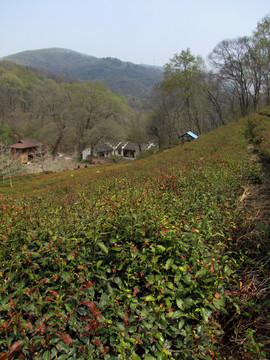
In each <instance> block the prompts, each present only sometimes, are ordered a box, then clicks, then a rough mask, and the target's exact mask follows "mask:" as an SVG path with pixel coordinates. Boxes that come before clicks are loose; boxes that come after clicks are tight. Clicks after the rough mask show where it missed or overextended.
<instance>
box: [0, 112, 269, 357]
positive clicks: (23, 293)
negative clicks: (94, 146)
mask: <svg viewBox="0 0 270 360" xmlns="http://www.w3.org/2000/svg"><path fill="white" fill-rule="evenodd" d="M269 113H270V110H269V109H266V110H264V111H263V112H262V113H261V114H260V115H259V114H256V115H253V116H251V117H249V118H248V119H242V120H241V121H239V122H237V123H230V124H228V125H227V126H224V127H222V128H219V129H218V130H216V131H214V132H212V133H209V134H206V135H202V136H200V137H199V139H197V140H194V141H192V142H190V143H188V144H185V145H182V146H179V147H177V148H174V149H172V150H169V151H166V152H163V153H160V154H158V155H155V156H151V157H149V158H146V159H143V160H138V161H135V162H133V163H129V164H121V165H104V166H100V167H96V168H93V169H90V168H87V169H80V170H73V171H65V172H62V173H55V174H48V175H41V174H37V175H27V176H22V177H18V178H16V179H14V180H13V187H12V188H10V187H9V186H8V183H6V184H5V183H4V184H1V185H0V194H1V198H0V216H1V223H0V239H1V242H0V294H1V295H0V359H111V360H115V359H119V360H120V359H133V360H137V359H145V360H152V359H212V358H217V359H223V358H224V359H225V358H229V356H231V355H229V350H228V349H230V351H232V352H233V354H234V357H232V358H235V359H236V358H239V359H240V358H246V359H249V358H253V359H254V358H255V357H256V358H258V359H259V358H262V359H263V358H264V357H265V356H266V355H265V354H266V352H267V344H264V339H265V336H266V331H267V330H266V329H265V328H264V329H261V328H258V327H256V324H255V322H254V321H255V319H258V318H263V319H265V317H264V311H263V309H265V308H263V306H262V304H266V300H265V296H266V295H265V294H266V293H267V290H266V288H267V286H266V279H267V274H268V273H269V268H267V266H266V265H265V264H267V261H266V260H262V259H263V257H262V256H261V252H263V253H264V255H266V251H267V250H265V248H266V249H267V244H269V242H268V240H269V226H268V225H269V224H268V225H267V221H266V220H265V218H264V219H263V218H262V220H261V221H258V222H257V223H256V229H257V230H256V231H257V232H256V234H255V233H253V234H252V235H250V237H249V238H248V231H247V227H249V224H247V222H246V217H245V214H246V213H245V211H246V210H245V209H246V207H245V206H243V202H242V203H241V202H240V199H241V196H242V195H243V193H244V191H245V190H246V189H247V187H248V189H249V191H250V192H252V191H253V190H252V189H253V188H255V187H256V186H258V184H259V185H260V183H261V182H262V181H263V179H265V178H266V177H265V174H266V172H267V165H264V166H262V165H261V162H254V161H251V154H250V152H249V150H248V149H249V146H248V145H249V144H250V142H253V146H254V149H255V150H256V152H257V154H258V156H259V159H263V161H264V163H263V164H268V163H269V158H270V139H269V134H270V131H269V129H270V121H269ZM263 169H264V175H263ZM265 201H267V199H265ZM258 229H259V230H258ZM249 230H250V231H249V233H251V229H249ZM262 238H263V239H264V240H263V241H262ZM247 239H248V241H247ZM247 242H248V243H249V244H251V243H252V246H249V245H248V244H247ZM264 247H265V248H264ZM261 249H262V251H261ZM254 269H255V270H256V271H257V278H258V279H259V280H258V281H261V282H264V284H265V285H264V286H263V287H262V288H261V287H260V286H259V285H258V284H257V285H256V284H253V283H251V282H250V281H249V280H250V279H249V275H248V274H249V272H250V274H251V275H252V274H253V275H254V271H255V270H254ZM262 269H263V270H262ZM243 274H245V277H244V275H243ZM248 286H249V287H250V288H248ZM257 290H258V291H259V293H258V291H257ZM256 291H257V292H256ZM240 323H241V324H246V325H247V326H246V325H245V326H244V327H243V326H242V327H241V326H240ZM235 330H236V332H235ZM239 339H240V340H241V341H239ZM243 354H244V355H243ZM243 356H245V357H243ZM254 356H255V357H254Z"/></svg>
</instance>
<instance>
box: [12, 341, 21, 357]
mask: <svg viewBox="0 0 270 360" xmlns="http://www.w3.org/2000/svg"><path fill="white" fill-rule="evenodd" d="M21 349H22V344H21V340H18V341H16V342H15V343H14V344H13V345H12V346H11V348H10V349H9V355H11V354H12V353H13V352H14V351H20V350H21Z"/></svg>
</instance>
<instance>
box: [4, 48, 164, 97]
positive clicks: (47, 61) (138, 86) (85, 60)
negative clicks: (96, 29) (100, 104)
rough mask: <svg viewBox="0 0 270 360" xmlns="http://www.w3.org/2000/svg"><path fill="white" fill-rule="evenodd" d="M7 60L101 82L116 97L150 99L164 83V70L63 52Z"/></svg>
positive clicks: (24, 54) (27, 53)
mask: <svg viewBox="0 0 270 360" xmlns="http://www.w3.org/2000/svg"><path fill="white" fill-rule="evenodd" d="M3 60H7V61H10V62H13V63H16V64H19V65H24V66H31V67H34V68H37V69H42V70H46V71H50V72H54V73H56V74H59V73H63V74H65V75H67V76H68V77H71V78H77V79H80V80H101V81H103V82H104V83H105V84H107V85H108V86H109V88H110V89H111V90H112V91H114V92H116V93H122V94H128V95H131V96H135V97H138V98H146V97H148V96H149V95H150V94H151V90H152V88H153V85H154V84H155V83H157V82H160V81H162V79H163V70H162V68H158V67H155V66H153V67H151V66H149V65H136V64H133V63H131V62H124V61H121V60H119V59H116V58H111V57H107V58H96V57H94V56H91V55H85V54H81V53H78V52H76V51H73V50H69V49H62V48H49V49H40V50H28V51H23V52H19V53H17V54H13V55H9V56H5V57H4V58H3Z"/></svg>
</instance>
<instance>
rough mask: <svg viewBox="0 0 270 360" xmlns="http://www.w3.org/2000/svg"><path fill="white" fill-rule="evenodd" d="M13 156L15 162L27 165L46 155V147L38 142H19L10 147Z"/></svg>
mask: <svg viewBox="0 0 270 360" xmlns="http://www.w3.org/2000/svg"><path fill="white" fill-rule="evenodd" d="M10 149H11V155H12V158H13V159H14V160H17V161H19V162H21V163H22V164H26V163H28V162H29V161H32V160H34V159H35V158H36V157H38V156H42V155H44V146H43V144H41V143H40V142H37V141H36V140H19V141H18V142H17V143H16V144H13V145H10Z"/></svg>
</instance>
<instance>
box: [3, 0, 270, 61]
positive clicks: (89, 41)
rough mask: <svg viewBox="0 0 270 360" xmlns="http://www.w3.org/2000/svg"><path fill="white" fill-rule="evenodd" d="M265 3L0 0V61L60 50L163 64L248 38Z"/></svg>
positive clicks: (269, 4)
mask: <svg viewBox="0 0 270 360" xmlns="http://www.w3.org/2000/svg"><path fill="white" fill-rule="evenodd" d="M269 13H270V0H185V1H183V0H0V57H2V56H6V55H10V54H14V53H17V52H20V51H24V50H34V49H42V48H49V47H62V48H67V49H71V50H75V51H78V52H81V53H84V54H88V55H92V56H96V57H116V58H118V59H120V60H123V61H131V62H134V63H137V64H141V63H144V64H153V65H164V64H165V63H166V62H168V61H169V59H170V58H172V57H173V55H174V54H176V53H180V52H181V51H182V50H185V49H187V48H188V47H189V48H190V49H191V52H192V53H193V54H194V55H201V56H203V57H204V58H206V57H207V55H208V54H209V53H210V52H211V51H212V50H213V48H214V47H215V46H216V45H217V44H218V43H219V42H220V41H222V40H224V39H233V38H236V37H238V36H244V35H248V36H249V35H251V34H252V31H253V30H255V28H256V26H257V23H258V21H260V20H261V19H262V18H263V17H264V16H265V15H267V14H269Z"/></svg>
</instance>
